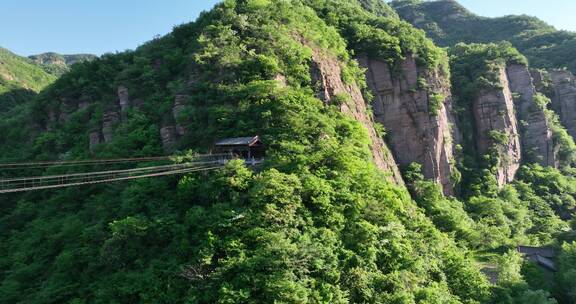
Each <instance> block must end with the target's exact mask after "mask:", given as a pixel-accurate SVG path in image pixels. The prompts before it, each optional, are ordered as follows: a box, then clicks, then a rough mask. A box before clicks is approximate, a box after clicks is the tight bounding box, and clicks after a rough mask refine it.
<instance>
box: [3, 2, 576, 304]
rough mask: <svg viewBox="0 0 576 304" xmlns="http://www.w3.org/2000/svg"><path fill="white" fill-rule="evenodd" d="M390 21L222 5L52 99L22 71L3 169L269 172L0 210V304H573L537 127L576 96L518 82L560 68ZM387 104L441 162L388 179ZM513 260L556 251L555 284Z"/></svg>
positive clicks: (570, 157) (52, 87) (571, 222)
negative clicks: (164, 165)
mask: <svg viewBox="0 0 576 304" xmlns="http://www.w3.org/2000/svg"><path fill="white" fill-rule="evenodd" d="M408 2H410V3H412V4H414V5H416V4H418V3H419V2H417V1H395V2H394V5H393V6H394V7H395V8H396V9H397V11H398V13H397V12H396V10H394V9H393V8H392V7H390V6H389V5H387V4H386V3H385V2H383V1H379V0H358V1H347V0H289V1H285V0H225V1H222V2H221V3H219V4H217V5H216V6H215V7H214V8H213V9H212V10H210V11H208V12H204V13H202V14H201V15H200V17H199V18H198V19H197V20H196V21H194V22H192V23H188V24H183V25H179V26H177V27H175V28H174V30H173V31H172V32H171V33H170V34H168V35H166V36H163V37H160V38H156V39H154V40H151V41H150V42H148V43H146V44H144V45H142V46H141V47H139V48H138V49H136V50H134V51H126V52H122V53H116V54H106V55H103V56H101V57H99V58H96V59H94V60H88V61H85V62H80V63H77V64H74V65H73V66H71V68H70V70H69V71H62V75H61V76H60V77H59V78H58V79H57V80H56V81H54V82H53V83H52V82H51V81H52V79H53V78H52V77H53V76H51V75H49V74H47V73H46V72H45V71H43V70H42V69H40V68H38V67H35V69H34V70H33V71H32V72H33V73H39V74H42V75H47V76H46V77H47V79H48V81H47V82H46V83H43V82H40V81H35V82H34V84H35V86H34V87H31V88H32V89H36V90H37V91H39V94H38V95H35V94H31V95H27V96H26V98H23V99H21V100H22V101H21V102H19V104H18V105H13V104H10V105H9V107H8V111H9V112H4V111H2V110H1V109H2V103H0V142H1V143H2V145H1V146H0V164H1V163H11V162H24V161H54V160H61V161H70V160H86V159H116V158H128V157H153V156H162V155H179V156H182V157H184V158H185V157H187V156H190V155H195V154H204V153H209V152H210V151H211V149H212V145H213V144H214V142H215V141H217V140H219V139H223V138H230V137H242V136H253V135H259V136H260V138H261V139H262V142H263V143H264V144H265V146H266V157H265V160H264V163H263V164H262V165H260V166H259V167H257V168H252V167H249V166H246V164H244V161H243V160H234V161H230V162H228V163H227V164H226V165H225V167H223V168H221V169H219V170H216V171H211V172H205V173H190V174H187V175H185V176H175V177H162V178H153V179H141V180H136V181H130V182H120V183H112V184H105V185H92V186H84V187H75V188H65V189H57V190H42V191H36V192H27V193H24V194H0V303H398V304H399V303H406V304H409V303H438V304H440V303H455V304H456V303H470V304H472V303H495V304H496V303H518V304H520V303H534V304H536V303H538V304H541V303H544V304H545V303H567V304H569V303H576V294H575V293H574V290H576V285H575V284H576V283H575V282H576V244H575V243H574V242H573V241H574V239H575V237H576V235H575V233H574V229H575V228H576V220H575V219H574V215H575V214H576V171H575V170H574V162H575V161H576V144H575V143H574V140H573V138H572V136H573V135H572V134H570V129H569V128H567V127H566V124H567V121H568V119H569V118H567V117H566V115H561V114H562V113H559V112H558V111H556V112H555V110H554V109H553V108H554V107H553V105H554V104H555V103H558V104H559V105H560V104H561V105H566V104H568V102H570V100H568V101H566V98H565V95H566V94H564V95H562V96H560V97H559V95H558V94H557V93H556V91H558V89H556V88H557V87H558V86H560V85H562V86H563V87H562V88H563V90H569V89H570V88H571V85H572V83H571V82H570V81H571V80H565V81H563V82H562V81H561V82H560V83H557V82H554V77H551V76H546V75H548V74H546V72H545V71H541V75H544V76H542V78H543V79H542V81H541V83H537V81H536V80H535V77H530V76H529V77H528V82H529V83H530V84H529V85H528V86H527V85H525V84H524V83H523V82H522V81H524V80H526V79H525V78H522V77H517V75H518V74H515V73H516V72H518V73H523V72H526V73H529V71H530V68H531V67H541V68H548V67H555V68H559V67H560V65H563V66H567V67H569V68H571V66H570V65H571V62H570V61H569V58H568V59H567V61H565V62H564V63H562V62H554V63H550V64H548V63H541V62H538V61H537V59H534V58H537V57H534V56H535V55H533V54H532V53H530V52H527V53H525V52H524V50H525V49H523V48H522V47H520V46H517V45H516V44H515V41H514V38H513V37H512V35H511V36H506V37H508V38H509V39H502V40H511V43H508V42H499V43H491V44H479V43H476V44H466V43H469V42H474V41H468V40H467V39H457V38H454V40H450V41H449V42H446V44H448V43H450V47H449V48H446V49H444V48H441V47H439V46H436V45H435V44H434V42H433V40H431V39H429V38H427V35H430V36H431V37H432V38H433V39H435V40H436V37H435V36H434V35H433V34H431V33H430V32H429V31H427V32H424V31H422V30H420V29H417V28H416V27H414V26H412V25H411V24H410V23H408V22H407V21H403V20H402V19H400V17H399V15H400V16H404V15H405V14H406V10H408V8H407V7H408ZM451 2H453V1H451ZM398 3H403V4H402V5H399V4H398ZM415 11H416V10H415ZM446 41H448V40H446ZM436 42H438V43H440V44H441V45H443V46H444V45H445V44H444V43H443V42H440V41H438V40H436ZM452 42H454V43H452ZM460 42H465V43H460ZM481 42H490V41H481ZM515 46H516V47H517V48H515ZM1 54H2V53H0V55H1ZM555 58H557V57H555ZM0 60H1V57H0ZM371 60H372V61H371ZM363 62H369V64H368V65H367V66H365V65H364V63H363ZM370 62H371V63H370ZM374 62H376V63H374ZM380 62H381V63H380ZM0 68H1V66H0ZM1 71H2V70H1V69H0V72H1ZM522 75H524V74H522ZM534 75H535V74H534ZM539 75H540V74H539ZM0 76H1V74H0ZM382 79H385V80H386V81H382ZM48 84H49V85H48ZM388 84H390V85H388ZM387 85H388V86H387ZM0 88H2V87H0ZM561 97H562V98H561ZM419 100H424V102H423V103H422V104H423V105H424V106H421V105H420V104H417V101H419ZM0 102H2V99H0ZM563 102H564V103H563ZM574 102H576V100H574ZM394 104H402V105H403V106H401V107H399V108H400V109H402V111H405V112H399V113H402V114H404V113H408V114H407V117H415V116H418V117H419V120H416V119H415V120H414V121H416V122H418V123H414V124H413V125H407V126H406V129H407V128H409V127H414V128H427V129H430V130H434V132H437V133H438V134H436V133H434V134H435V136H437V138H442V139H443V145H444V148H443V149H444V150H450V151H449V152H450V153H445V154H442V155H443V156H442V157H438V158H437V160H435V161H436V162H434V161H432V162H430V163H418V162H417V161H414V162H412V163H411V164H408V165H400V164H399V162H395V161H394V159H398V158H399V156H400V155H399V153H401V152H402V151H403V150H402V149H403V146H400V147H399V146H398V145H397V143H398V138H403V137H401V136H406V138H409V136H412V135H411V134H408V135H407V134H405V133H402V130H403V129H402V128H399V129H398V128H396V126H393V125H387V122H388V121H389V120H386V119H387V117H386V116H385V112H386V110H390V109H396V108H393V107H394ZM404 104H405V105H404ZM415 104H416V105H415ZM494 105H496V106H494ZM478 109H482V111H485V112H482V113H488V112H490V113H488V114H491V115H492V114H493V116H490V117H488V118H489V119H487V118H486V117H484V116H482V115H479V114H478V113H479V110H478ZM484 109H488V110H484ZM411 111H412V112H411ZM525 114H526V115H525ZM379 115H380V116H379ZM486 115H487V114H486ZM523 115H525V116H523ZM379 117H384V119H382V120H378V119H379ZM485 119H486V120H489V121H491V124H489V125H483V122H484V120H485ZM422 121H424V122H426V123H429V124H430V125H428V126H422V125H420V124H419V122H422ZM531 123H534V124H536V123H537V124H538V127H537V128H531V127H530V124H531ZM534 129H536V131H539V130H544V131H545V132H543V133H542V132H537V133H533V132H534ZM398 130H400V131H398ZM442 132H444V133H442ZM541 133H542V134H541ZM418 134H419V133H418ZM424 134H425V135H423V137H428V136H429V134H428V133H424ZM534 134H536V135H537V136H536V135H534ZM532 137H537V138H542V140H541V141H530V139H531V138H532ZM378 142H381V143H382V146H379V145H378ZM429 142H433V143H434V144H436V142H435V141H433V140H432V141H426V140H424V139H421V138H417V139H414V144H415V145H423V148H422V149H423V150H424V151H430V150H433V149H437V147H432V146H429V144H428V143H429ZM531 144H534V147H532V146H529V145H531ZM375 147H376V148H375ZM416 147H417V148H421V147H420V146H416ZM541 147H544V148H541ZM378 149H381V151H379V150H378ZM388 149H389V150H390V151H391V152H390V151H389V150H388ZM434 151H436V150H434ZM405 152H406V154H410V153H409V152H410V151H405ZM389 154H390V155H391V156H388V155H389ZM444 155H446V156H444ZM411 156H412V155H410V157H411ZM417 157H420V156H419V155H417ZM415 159H416V158H415ZM379 161H380V162H383V163H385V164H386V165H387V166H388V168H392V169H395V170H398V169H397V168H399V170H400V171H401V172H402V182H399V181H398V180H396V181H395V179H394V178H391V176H392V175H394V172H389V171H387V170H384V169H382V167H381V166H379V165H378V164H379ZM430 164H432V165H434V170H429V167H427V166H431V165H430ZM442 166H444V167H449V168H450V172H449V175H450V181H449V183H448V184H449V185H447V184H442V183H440V182H439V181H440V180H441V177H440V173H438V171H440V170H441V169H438V168H444V167H442ZM113 168H117V169H123V168H124V167H123V166H122V165H121V164H120V165H117V166H115V167H113ZM86 169H93V170H96V169H98V168H97V167H91V166H86V167H83V168H82V167H80V168H77V167H70V166H54V167H50V168H45V167H43V168H31V169H26V170H19V171H14V170H2V169H0V178H12V177H15V176H34V175H54V174H63V173H76V172H82V170H86ZM392 169H390V171H394V170H392ZM442 170H443V169H442ZM430 172H432V173H430ZM430 174H432V175H433V176H430ZM434 174H437V176H436V175H434ZM444 175H446V174H444ZM519 245H523V246H533V247H550V248H554V249H555V251H556V252H557V257H556V258H555V260H554V262H555V268H556V269H555V270H556V271H555V272H550V271H548V270H547V269H544V268H542V267H541V266H540V265H538V264H537V263H535V262H534V261H531V260H529V259H525V258H523V257H522V255H521V254H519V253H518V251H517V247H518V246H519Z"/></svg>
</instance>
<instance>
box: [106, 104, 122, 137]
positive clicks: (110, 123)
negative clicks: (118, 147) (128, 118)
mask: <svg viewBox="0 0 576 304" xmlns="http://www.w3.org/2000/svg"><path fill="white" fill-rule="evenodd" d="M118 122H120V115H119V114H118V112H116V111H108V112H105V113H104V115H103V118H102V136H103V138H104V142H110V141H112V136H113V134H114V127H115V126H116V125H117V124H118Z"/></svg>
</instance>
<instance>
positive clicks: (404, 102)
mask: <svg viewBox="0 0 576 304" xmlns="http://www.w3.org/2000/svg"><path fill="white" fill-rule="evenodd" d="M359 62H360V65H361V66H363V67H365V68H366V70H367V77H366V78H367V80H368V87H369V88H370V89H371V91H372V92H373V95H374V97H375V98H374V102H373V109H374V117H375V120H376V121H377V122H378V123H381V124H382V125H384V127H385V128H386V130H387V133H388V138H389V139H388V143H389V145H390V148H391V149H392V151H393V153H394V156H395V158H396V160H397V161H398V163H399V165H401V166H406V165H409V164H411V163H413V162H416V163H419V164H421V165H422V170H423V174H424V176H425V177H426V178H429V179H433V180H435V181H437V182H438V183H440V184H441V185H442V188H443V190H444V193H445V194H453V182H452V175H453V173H454V171H455V170H456V168H455V167H454V166H453V163H454V161H453V159H454V155H453V147H454V141H455V140H454V138H455V137H454V134H453V133H455V130H452V128H453V127H454V118H453V116H452V113H451V93H450V85H449V82H448V80H447V79H446V76H445V75H442V73H441V72H439V71H431V70H427V69H424V68H420V67H418V66H417V64H416V59H415V58H414V57H411V56H410V57H408V58H407V59H406V60H405V61H404V62H402V64H401V66H400V70H401V73H400V75H395V74H393V73H392V70H391V68H390V66H389V65H388V64H387V63H386V62H385V61H383V60H379V59H372V58H368V57H366V56H364V57H361V58H359Z"/></svg>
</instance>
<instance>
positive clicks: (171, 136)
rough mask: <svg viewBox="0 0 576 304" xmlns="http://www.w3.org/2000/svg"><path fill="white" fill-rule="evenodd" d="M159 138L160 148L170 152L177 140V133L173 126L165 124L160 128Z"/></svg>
mask: <svg viewBox="0 0 576 304" xmlns="http://www.w3.org/2000/svg"><path fill="white" fill-rule="evenodd" d="M160 138H161V139H162V148H163V149H164V152H166V153H170V152H173V151H174V148H175V147H176V144H177V142H178V134H177V132H176V127H175V126H165V127H162V128H161V129H160Z"/></svg>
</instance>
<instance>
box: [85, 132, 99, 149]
mask: <svg viewBox="0 0 576 304" xmlns="http://www.w3.org/2000/svg"><path fill="white" fill-rule="evenodd" d="M88 136H89V138H90V144H89V147H90V151H94V149H95V148H96V147H97V146H98V145H99V144H100V143H101V142H102V133H101V132H100V130H94V131H92V132H90V134H89V135H88Z"/></svg>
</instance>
